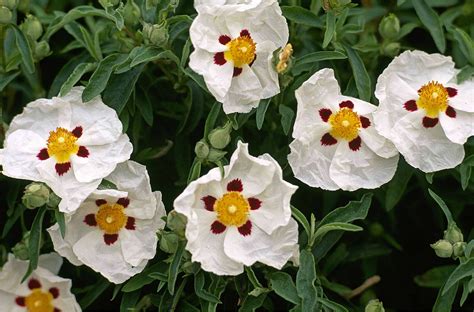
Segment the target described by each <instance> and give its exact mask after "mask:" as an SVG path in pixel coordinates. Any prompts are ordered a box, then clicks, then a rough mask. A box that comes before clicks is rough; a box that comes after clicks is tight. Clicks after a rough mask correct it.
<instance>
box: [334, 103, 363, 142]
mask: <svg viewBox="0 0 474 312" xmlns="http://www.w3.org/2000/svg"><path fill="white" fill-rule="evenodd" d="M328 122H329V124H330V125H331V126H332V129H331V131H330V132H329V133H330V134H331V135H332V136H333V137H334V138H336V139H345V140H347V141H349V142H350V141H352V140H354V139H355V138H357V136H358V135H359V128H360V127H361V126H362V124H361V122H360V118H359V115H357V113H356V112H354V111H353V110H352V109H350V108H342V109H340V110H339V111H338V112H337V113H335V114H332V115H331V116H329V120H328Z"/></svg>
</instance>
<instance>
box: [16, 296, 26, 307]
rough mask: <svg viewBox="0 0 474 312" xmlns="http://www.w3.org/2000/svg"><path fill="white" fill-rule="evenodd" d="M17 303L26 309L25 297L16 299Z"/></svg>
mask: <svg viewBox="0 0 474 312" xmlns="http://www.w3.org/2000/svg"><path fill="white" fill-rule="evenodd" d="M15 302H16V304H17V305H19V306H20V307H24V306H25V297H16V299H15Z"/></svg>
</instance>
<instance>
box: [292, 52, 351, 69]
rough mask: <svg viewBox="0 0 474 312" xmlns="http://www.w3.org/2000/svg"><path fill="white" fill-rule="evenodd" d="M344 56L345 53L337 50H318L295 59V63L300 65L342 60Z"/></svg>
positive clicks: (345, 56)
mask: <svg viewBox="0 0 474 312" xmlns="http://www.w3.org/2000/svg"><path fill="white" fill-rule="evenodd" d="M346 58H347V55H345V54H344V53H342V52H339V51H318V52H313V53H309V54H305V55H304V56H302V57H300V58H298V59H296V61H295V64H296V65H302V64H309V63H315V62H320V61H327V60H344V59H346ZM296 65H295V66H296Z"/></svg>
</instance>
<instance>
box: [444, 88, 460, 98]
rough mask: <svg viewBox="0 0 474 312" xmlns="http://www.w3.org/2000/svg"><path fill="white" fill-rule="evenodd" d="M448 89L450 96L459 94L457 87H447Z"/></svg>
mask: <svg viewBox="0 0 474 312" xmlns="http://www.w3.org/2000/svg"><path fill="white" fill-rule="evenodd" d="M446 91H448V95H449V97H453V96H456V95H457V94H458V90H457V89H455V88H451V87H447V88H446Z"/></svg>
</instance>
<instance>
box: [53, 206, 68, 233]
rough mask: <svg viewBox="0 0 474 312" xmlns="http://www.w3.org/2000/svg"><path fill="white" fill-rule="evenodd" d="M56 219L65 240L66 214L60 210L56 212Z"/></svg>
mask: <svg viewBox="0 0 474 312" xmlns="http://www.w3.org/2000/svg"><path fill="white" fill-rule="evenodd" d="M54 218H55V219H56V222H57V223H58V225H59V231H60V232H61V236H62V237H63V238H64V236H65V235H66V221H65V220H64V213H62V212H61V211H59V210H54Z"/></svg>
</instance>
